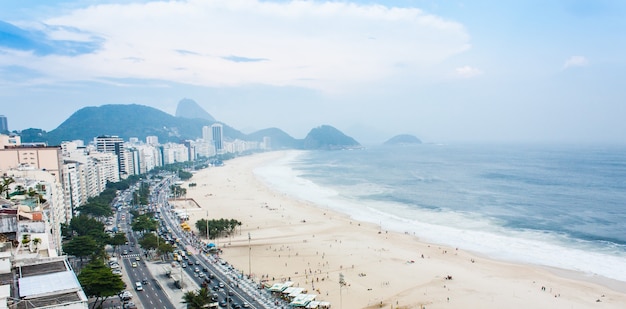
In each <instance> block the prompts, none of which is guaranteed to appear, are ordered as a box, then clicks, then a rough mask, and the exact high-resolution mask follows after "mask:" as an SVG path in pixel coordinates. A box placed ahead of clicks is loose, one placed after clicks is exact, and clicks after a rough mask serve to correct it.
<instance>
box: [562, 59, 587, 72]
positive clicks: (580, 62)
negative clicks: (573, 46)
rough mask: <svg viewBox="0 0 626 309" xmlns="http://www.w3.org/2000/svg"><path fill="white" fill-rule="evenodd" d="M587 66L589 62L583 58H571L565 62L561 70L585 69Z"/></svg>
mask: <svg viewBox="0 0 626 309" xmlns="http://www.w3.org/2000/svg"><path fill="white" fill-rule="evenodd" d="M588 65H589V60H587V58H585V57H584V56H571V57H569V59H567V60H565V64H564V65H563V69H569V68H572V67H586V66H588Z"/></svg>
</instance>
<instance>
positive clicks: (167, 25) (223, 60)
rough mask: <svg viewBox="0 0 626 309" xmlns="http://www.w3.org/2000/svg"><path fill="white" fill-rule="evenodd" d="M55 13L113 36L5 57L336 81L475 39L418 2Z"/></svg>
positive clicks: (245, 3)
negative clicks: (81, 47)
mask: <svg viewBox="0 0 626 309" xmlns="http://www.w3.org/2000/svg"><path fill="white" fill-rule="evenodd" d="M45 23H46V24H47V25H51V28H47V29H44V31H47V33H46V34H47V35H54V37H55V38H56V39H57V40H70V39H71V40H70V42H85V44H87V42H90V41H89V40H88V39H89V38H90V37H99V38H103V40H104V41H102V42H97V47H98V48H94V47H96V46H90V45H87V47H88V48H86V50H85V51H86V52H77V53H74V54H65V55H63V56H65V57H60V56H58V55H52V54H40V55H28V54H22V53H9V54H7V55H0V65H2V63H3V62H7V63H13V64H15V65H21V66H25V67H32V68H39V69H41V70H45V71H46V72H45V73H46V74H47V75H49V76H56V78H58V79H61V80H65V79H68V80H71V79H79V80H94V79H97V78H98V77H110V78H136V79H157V80H158V79H161V80H172V81H176V82H180V83H186V84H192V85H201V86H238V85H245V84H264V85H271V86H296V87H306V88H311V89H319V90H335V89H341V88H342V87H343V86H345V85H358V84H360V83H364V82H371V81H376V80H380V79H384V78H388V77H390V76H394V75H397V74H400V73H405V72H420V74H426V75H428V74H429V71H428V70H429V69H432V68H433V65H436V64H438V63H441V62H443V61H444V60H445V59H447V58H449V57H451V56H453V55H456V54H459V53H462V52H464V51H466V50H467V49H468V48H469V42H468V41H469V35H468V34H467V32H466V29H465V27H464V26H463V25H462V24H460V23H458V22H454V21H449V20H446V19H444V18H441V17H439V16H436V15H431V14H427V13H424V12H423V11H421V10H419V9H416V8H395V7H386V6H382V5H361V4H356V3H350V2H339V1H337V2H334V1H331V2H319V1H289V2H268V1H260V0H202V1H201V0H187V1H167V2H165V1H163V2H161V1H156V2H147V3H128V4H101V5H93V6H89V7H86V8H82V9H76V10H73V11H70V12H68V13H66V14H65V15H62V16H57V17H54V18H50V19H48V20H45ZM52 27H54V28H52ZM60 29H63V31H61V30H60ZM68 29H69V30H68ZM72 29H80V30H72ZM70 30H72V31H70ZM90 34H97V36H96V35H91V36H90ZM80 35H82V36H83V37H82V38H81V40H80V41H79V40H77V37H78V36H80ZM371 38H376V39H375V40H373V39H371ZM72 40H73V41H72ZM91 42H92V44H93V41H91ZM71 48H72V46H66V49H71ZM75 48H76V47H75ZM76 49H77V50H78V48H76ZM234 55H245V57H243V56H234ZM128 59H141V60H142V61H131V62H130V63H129V61H128ZM269 59H271V61H267V60H269ZM399 63H401V64H402V65H401V66H399V65H398V64H399ZM412 74H414V73H412Z"/></svg>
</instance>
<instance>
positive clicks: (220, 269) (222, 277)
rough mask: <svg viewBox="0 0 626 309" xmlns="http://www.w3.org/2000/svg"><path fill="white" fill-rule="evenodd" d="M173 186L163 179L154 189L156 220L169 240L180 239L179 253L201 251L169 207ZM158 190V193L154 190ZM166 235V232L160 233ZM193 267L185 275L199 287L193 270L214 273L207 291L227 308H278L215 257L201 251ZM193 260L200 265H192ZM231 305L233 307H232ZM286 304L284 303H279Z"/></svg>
mask: <svg viewBox="0 0 626 309" xmlns="http://www.w3.org/2000/svg"><path fill="white" fill-rule="evenodd" d="M171 183H173V179H165V180H163V181H162V182H161V183H160V184H159V185H156V186H154V190H152V195H151V197H150V201H151V202H152V203H153V205H154V206H156V207H155V208H156V210H158V211H159V213H160V215H159V219H160V222H161V225H162V230H169V234H170V235H171V236H172V237H174V236H175V237H176V238H177V239H180V241H179V242H178V243H175V247H177V248H178V249H179V250H185V251H187V247H188V246H192V247H195V248H196V249H203V248H202V247H200V246H201V245H203V243H202V242H199V241H198V240H197V239H196V238H195V236H192V235H191V234H190V233H185V232H184V231H183V230H182V229H181V227H180V222H179V220H178V218H176V217H175V215H174V214H173V212H172V211H171V206H170V205H169V203H168V191H169V185H170V184H171ZM157 189H158V190H157ZM162 234H163V235H165V233H162ZM189 259H190V260H192V261H193V262H192V263H193V264H194V265H190V267H187V268H186V269H184V271H185V272H187V274H189V275H190V277H191V278H193V280H194V281H195V282H196V283H197V284H198V285H202V282H203V281H204V278H201V277H200V276H195V275H194V274H196V272H195V271H194V268H195V267H198V268H199V269H200V270H201V271H200V272H202V269H203V268H206V269H207V272H206V274H213V276H214V279H211V282H209V283H208V285H207V287H208V288H210V289H211V290H212V291H213V293H216V294H217V295H218V299H219V301H224V300H227V299H231V301H232V302H227V306H226V307H227V308H232V307H235V306H234V304H239V305H242V306H243V303H244V302H246V303H247V304H248V308H272V309H273V308H279V306H276V305H274V303H273V299H272V297H271V295H270V294H269V292H267V291H265V290H259V289H257V287H256V286H255V285H254V283H253V282H250V281H248V280H244V279H242V278H241V274H239V273H237V272H236V271H235V270H234V269H232V267H230V265H228V264H227V263H226V262H225V261H223V260H222V259H220V258H219V257H218V256H216V255H211V254H206V253H204V252H203V251H202V250H200V251H199V253H198V254H194V255H193V256H192V257H189ZM195 261H198V262H199V264H198V265H195ZM220 282H221V283H223V285H224V287H223V288H219V286H218V288H217V289H215V288H214V287H215V286H216V285H218V284H219V283H220ZM228 291H231V294H232V295H228ZM231 305H232V307H231ZM281 305H283V306H284V305H285V303H281Z"/></svg>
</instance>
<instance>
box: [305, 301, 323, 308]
mask: <svg viewBox="0 0 626 309" xmlns="http://www.w3.org/2000/svg"><path fill="white" fill-rule="evenodd" d="M319 305H320V302H318V301H312V302H310V303H308V304H307V305H306V308H307V309H317V308H318V307H319Z"/></svg>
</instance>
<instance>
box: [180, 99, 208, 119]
mask: <svg viewBox="0 0 626 309" xmlns="http://www.w3.org/2000/svg"><path fill="white" fill-rule="evenodd" d="M176 117H181V118H191V119H193V118H200V119H205V120H208V121H211V122H215V118H213V116H211V114H209V113H207V111H205V110H204V108H202V107H201V106H200V105H198V103H196V101H194V100H192V99H187V98H185V99H182V100H180V101H179V102H178V106H177V107H176Z"/></svg>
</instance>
